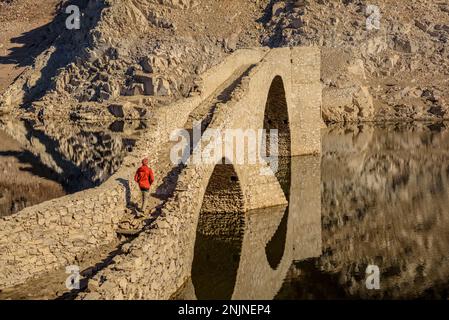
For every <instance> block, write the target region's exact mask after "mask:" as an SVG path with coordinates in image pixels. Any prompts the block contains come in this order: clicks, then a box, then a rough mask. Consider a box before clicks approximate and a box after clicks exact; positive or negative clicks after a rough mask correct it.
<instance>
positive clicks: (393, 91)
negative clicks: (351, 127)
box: [262, 0, 449, 122]
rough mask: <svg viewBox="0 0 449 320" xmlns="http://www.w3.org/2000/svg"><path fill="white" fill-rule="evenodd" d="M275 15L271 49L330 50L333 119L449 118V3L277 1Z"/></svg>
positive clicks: (328, 92) (327, 80) (327, 94)
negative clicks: (372, 8) (374, 25)
mask: <svg viewBox="0 0 449 320" xmlns="http://www.w3.org/2000/svg"><path fill="white" fill-rule="evenodd" d="M368 5H375V6H377V7H378V9H379V14H380V15H379V19H378V21H379V25H378V27H379V29H371V30H368V29H370V28H367V20H368V21H373V20H372V18H375V17H376V15H375V13H374V11H368V13H367V6H368ZM272 12H273V14H272V17H271V19H270V20H269V22H268V23H267V24H266V29H267V33H266V34H265V35H264V37H263V39H262V43H263V44H265V45H270V46H296V45H312V44H315V45H319V46H322V47H323V54H322V62H323V68H322V81H323V85H324V87H323V89H324V92H323V100H324V101H323V117H324V119H325V120H326V121H335V122H338V121H357V120H386V119H388V120H391V119H400V120H411V119H416V120H422V119H441V118H448V117H449V114H448V108H449V90H448V86H449V77H448V76H449V44H448V39H449V4H448V3H447V2H446V1H438V0H431V1H416V0H412V1H393V0H373V1H363V0H342V1H330V0H319V1H308V0H298V1H277V2H275V3H274V5H273V10H272ZM398 12H400V14H398ZM374 20H376V19H374ZM371 25H372V23H370V24H369V26H371Z"/></svg>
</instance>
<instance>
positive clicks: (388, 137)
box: [0, 120, 449, 299]
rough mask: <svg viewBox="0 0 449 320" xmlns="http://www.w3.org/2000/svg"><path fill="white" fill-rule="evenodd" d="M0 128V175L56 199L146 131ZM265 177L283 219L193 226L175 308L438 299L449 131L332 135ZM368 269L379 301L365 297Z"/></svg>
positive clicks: (225, 217) (367, 129) (359, 130)
mask: <svg viewBox="0 0 449 320" xmlns="http://www.w3.org/2000/svg"><path fill="white" fill-rule="evenodd" d="M0 124H1V125H2V126H1V129H0V133H2V134H3V135H5V137H9V138H4V139H3V138H2V140H1V142H0V146H2V149H1V152H2V153H1V154H0V164H1V163H2V161H6V160H5V159H9V160H8V161H9V162H11V161H12V162H11V163H12V165H11V166H12V168H13V166H14V163H15V162H14V161H16V162H18V163H19V164H20V165H21V166H25V165H26V166H27V167H26V168H25V169H24V170H22V171H23V173H24V174H25V173H26V174H30V173H31V174H32V175H34V176H38V177H40V178H45V179H47V180H49V181H54V182H57V184H58V185H60V186H61V187H62V188H63V191H64V192H65V193H67V192H74V191H77V190H79V189H83V188H86V187H89V186H93V185H97V184H99V183H101V182H102V181H104V180H105V179H106V178H107V177H109V176H110V175H111V174H112V173H113V172H114V171H115V170H116V169H117V168H118V167H119V166H120V163H121V161H122V159H123V157H124V155H125V154H126V152H127V151H130V150H131V148H132V146H133V145H134V143H135V140H136V139H137V138H138V135H139V132H142V130H143V129H145V125H144V124H133V125H132V127H131V128H127V127H126V126H128V124H123V123H116V124H109V125H107V126H100V125H93V124H84V125H83V124H72V125H60V124H54V123H53V124H38V123H30V122H26V121H12V122H11V121H10V122H7V121H5V120H1V121H0ZM11 132H12V133H14V134H11ZM11 137H12V138H13V139H12V140H11V139H10V138H11ZM8 139H9V140H8ZM14 141H15V142H14ZM8 150H9V151H8ZM11 159H13V160H14V159H15V160H14V161H13V160H11ZM9 162H8V163H9ZM5 163H6V162H5ZM7 168H8V167H5V169H4V171H3V172H4V174H5V172H9V169H7ZM20 168H21V167H20V166H19V169H20ZM30 168H31V169H30ZM22 169H23V168H22ZM4 174H3V175H2V178H4V177H5V176H4ZM276 176H277V178H278V179H279V181H280V182H281V183H282V186H283V190H284V192H285V193H286V195H287V197H288V198H289V205H288V206H287V207H276V208H269V209H264V210H257V211H253V212H249V213H240V212H234V213H227V214H221V215H219V216H218V217H217V216H215V217H213V223H219V224H220V226H221V228H220V232H219V233H212V234H211V233H210V232H207V230H210V229H208V228H206V227H205V226H207V225H210V223H211V222H212V221H209V220H210V219H211V217H210V216H208V215H203V216H201V217H200V220H199V224H198V229H197V234H196V242H195V254H194V260H193V265H192V276H191V279H189V281H187V283H186V284H185V286H184V288H182V290H180V291H179V292H178V293H177V294H176V295H174V298H178V299H334V298H337V299H358V298H363V299H382V298H393V299H404V298H442V299H447V298H448V296H449V283H448V281H449V263H448V260H449V127H446V126H445V125H442V124H402V125H396V124H388V125H384V126H374V125H353V126H334V127H331V128H329V129H327V130H326V132H324V133H323V152H322V155H320V156H307V157H296V158H291V159H290V158H284V159H282V161H281V166H280V171H279V172H278V174H277V175H276ZM27 177H28V176H27ZM3 180H7V179H3ZM3 180H2V183H3V182H5V181H3ZM4 185H5V184H3V185H2V187H3V188H4V189H2V190H1V192H2V197H0V198H1V199H0V204H1V201H4V199H5V196H4V195H5V194H7V192H5V191H4V190H6V189H7V187H8V184H6V186H7V187H6V189H5V187H4ZM12 187H13V185H11V184H10V185H9V188H10V189H13V188H12ZM21 192H23V194H24V195H22V197H25V195H26V194H28V193H29V191H21ZM27 192H28V193H27ZM28 204H30V205H31V204H32V203H28ZM5 208H10V207H8V205H7V206H6V207H5ZM368 265H376V266H378V267H379V270H380V277H379V281H380V289H379V290H368V289H367V288H366V284H365V280H366V273H365V271H366V268H367V266H368Z"/></svg>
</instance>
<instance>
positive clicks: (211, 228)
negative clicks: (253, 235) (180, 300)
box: [191, 159, 245, 300]
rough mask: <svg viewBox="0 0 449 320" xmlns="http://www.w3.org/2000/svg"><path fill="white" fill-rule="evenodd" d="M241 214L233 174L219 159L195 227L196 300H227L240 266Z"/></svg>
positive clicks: (240, 197) (239, 191)
mask: <svg viewBox="0 0 449 320" xmlns="http://www.w3.org/2000/svg"><path fill="white" fill-rule="evenodd" d="M243 213H244V202H243V193H242V189H241V185H240V180H239V178H238V175H237V172H236V171H235V168H234V165H233V164H226V162H225V159H222V160H221V161H220V162H219V163H218V164H216V165H215V167H214V170H213V172H212V174H211V176H210V179H209V182H208V184H207V187H206V191H205V193H204V196H203V202H202V206H201V209H200V213H199V217H198V223H197V228H196V236H195V246H194V253H193V262H192V271H191V273H192V276H191V277H192V284H193V287H194V290H195V295H196V297H197V298H198V299H219V300H227V299H231V297H232V295H233V292H234V286H235V282H236V278H237V271H238V268H239V264H240V254H241V249H242V241H243V229H244V225H245V221H244V215H243Z"/></svg>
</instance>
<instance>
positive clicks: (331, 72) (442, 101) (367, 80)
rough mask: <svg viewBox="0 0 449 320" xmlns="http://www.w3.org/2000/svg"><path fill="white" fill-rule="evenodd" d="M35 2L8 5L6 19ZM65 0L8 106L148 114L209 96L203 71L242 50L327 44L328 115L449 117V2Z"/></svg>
mask: <svg viewBox="0 0 449 320" xmlns="http://www.w3.org/2000/svg"><path fill="white" fill-rule="evenodd" d="M24 1H28V0H14V1H12V3H11V4H2V6H0V15H2V12H3V13H4V12H6V11H5V10H6V9H4V8H6V7H11V6H14V5H16V4H17V3H21V2H24ZM46 1H50V0H46ZM44 2H45V1H44ZM70 4H76V5H78V6H79V7H80V9H81V12H82V13H83V15H82V17H81V29H80V30H68V29H66V28H65V20H66V18H67V17H68V15H67V14H65V12H64V10H65V8H66V6H68V5H70ZM368 4H369V5H375V6H377V8H378V9H379V13H380V16H379V19H378V21H379V24H378V27H379V29H371V30H368V28H367V20H370V21H371V20H372V18H373V17H374V18H375V16H373V13H372V12H371V13H369V12H368V13H367V8H368V7H367V6H368ZM58 8H59V9H58V11H57V12H58V13H57V15H56V16H55V18H54V20H53V21H52V22H50V23H48V24H47V25H46V26H45V37H44V38H43V39H37V43H36V47H37V48H39V50H37V53H38V54H36V55H35V59H34V63H33V64H32V65H30V66H29V67H28V69H27V70H26V71H25V72H24V73H22V74H21V75H20V77H19V78H17V79H16V80H15V82H14V83H13V84H12V85H11V86H10V87H9V88H8V89H6V90H5V91H4V93H3V94H2V95H0V109H1V110H8V109H16V107H17V106H22V107H23V108H22V109H24V110H27V111H31V113H32V114H38V115H40V116H41V117H53V116H57V115H62V116H72V117H76V118H86V117H87V118H92V117H97V118H98V117H101V116H111V114H110V112H109V111H108V106H110V105H111V104H120V105H121V106H124V107H125V109H127V110H130V112H129V113H128V114H127V116H128V117H132V118H136V117H143V116H145V114H147V113H146V112H145V111H148V110H151V108H152V107H154V106H161V105H166V104H168V103H170V102H172V101H174V100H176V99H179V98H182V97H187V96H191V95H195V94H198V92H199V91H201V82H200V81H199V80H198V79H199V77H198V75H200V74H201V73H202V72H203V71H205V70H206V69H208V68H209V67H210V66H212V65H214V64H216V63H218V62H219V61H220V60H221V59H222V58H223V57H224V55H226V54H229V53H230V52H232V51H234V50H235V49H237V48H241V47H248V46H260V45H265V46H271V47H278V46H293V45H295V46H296V45H319V46H321V47H322V61H323V66H322V82H323V108H322V109H323V118H324V120H326V121H327V122H342V121H360V120H380V121H382V120H392V119H400V120H411V119H417V120H422V119H432V120H438V119H442V118H449V114H448V112H447V111H448V108H449V90H448V86H449V83H448V79H449V77H448V75H449V48H448V38H449V5H448V4H447V3H446V2H445V1H437V0H434V1H400V2H397V1H392V0H373V1H370V2H369V3H368V2H367V1H362V0H353V1H351V0H341V1H327V0H319V1H309V0H295V1H292V0H288V1H275V0H272V1H269V0H228V1H222V0H64V1H60V6H59V7H58ZM397 12H401V15H398V14H397ZM373 21H376V19H374V20H373ZM376 26H377V24H376ZM33 35H34V33H33V32H30V33H29V36H30V37H31V38H33V37H32V36H33ZM136 108H139V111H138V112H137V111H136V110H135V109H136Z"/></svg>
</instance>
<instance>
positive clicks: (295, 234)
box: [174, 156, 321, 299]
mask: <svg viewBox="0 0 449 320" xmlns="http://www.w3.org/2000/svg"><path fill="white" fill-rule="evenodd" d="M280 170H281V172H280V174H279V175H278V177H279V176H282V177H283V178H282V179H280V181H281V183H282V184H283V187H284V188H283V189H284V190H285V191H286V193H287V196H288V198H289V205H288V207H285V206H281V207H273V208H266V209H260V210H253V211H250V212H246V213H243V212H242V211H240V212H213V213H211V212H207V211H205V210H202V212H201V215H200V218H199V222H198V228H197V233H196V242H195V253H194V259H193V264H192V276H191V278H190V279H189V280H188V281H187V283H186V284H185V286H184V287H183V288H182V289H181V290H180V291H179V292H178V293H176V294H175V295H174V298H176V299H273V298H274V297H275V296H276V294H277V293H278V292H279V290H280V289H281V287H282V285H283V282H284V279H285V277H286V275H287V272H288V270H289V269H290V267H291V265H292V263H293V262H294V261H300V260H304V259H307V258H311V257H318V256H320V255H321V196H320V184H321V181H320V156H306V157H294V158H283V159H282V161H280ZM213 176H214V175H213ZM211 183H213V182H211ZM211 225H213V226H214V228H210V227H209V226H211ZM217 226H219V227H217Z"/></svg>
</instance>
